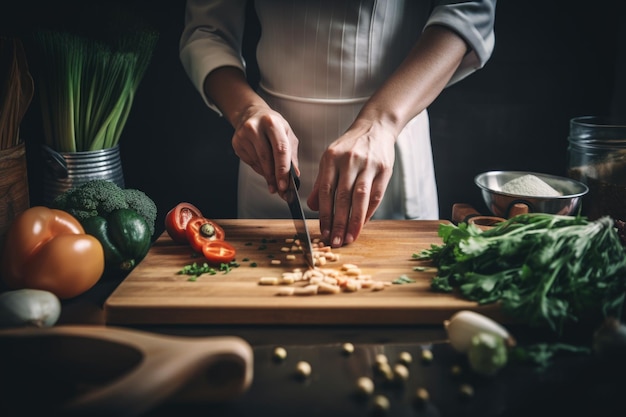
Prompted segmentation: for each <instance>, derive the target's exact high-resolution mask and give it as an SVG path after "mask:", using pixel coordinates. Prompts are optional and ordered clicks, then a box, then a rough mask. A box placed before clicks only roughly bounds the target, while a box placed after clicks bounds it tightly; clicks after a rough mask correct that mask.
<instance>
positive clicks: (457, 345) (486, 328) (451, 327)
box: [443, 310, 515, 353]
mask: <svg viewBox="0 0 626 417" xmlns="http://www.w3.org/2000/svg"><path fill="white" fill-rule="evenodd" d="M443 325H444V328H445V330H446V332H447V334H448V339H449V341H450V344H451V345H452V347H453V348H454V349H455V350H456V351H458V352H461V353H467V351H468V350H469V347H470V345H471V343H472V337H474V336H475V335H476V334H478V333H489V334H493V335H496V336H500V337H501V338H502V339H503V340H504V342H505V343H506V345H507V346H509V347H510V346H514V345H515V339H514V338H513V337H512V336H511V335H510V334H509V332H508V330H506V329H505V328H504V327H503V326H502V325H500V324H499V323H497V322H496V321H494V320H492V319H491V318H489V317H487V316H485V315H482V314H480V313H476V312H475V311H471V310H461V311H459V312H457V313H455V314H454V315H453V316H452V317H451V318H450V320H445V321H444V322H443Z"/></svg>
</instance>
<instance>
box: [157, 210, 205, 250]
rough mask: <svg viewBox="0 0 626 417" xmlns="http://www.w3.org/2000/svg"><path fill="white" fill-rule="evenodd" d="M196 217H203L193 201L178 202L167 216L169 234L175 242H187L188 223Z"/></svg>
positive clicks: (166, 222)
mask: <svg viewBox="0 0 626 417" xmlns="http://www.w3.org/2000/svg"><path fill="white" fill-rule="evenodd" d="M194 217H203V216H202V212H201V211H200V209H198V208H197V207H196V206H194V205H193V204H191V203H186V202H182V203H179V204H177V205H176V206H175V207H174V208H172V209H171V210H170V211H168V212H167V215H166V216H165V230H166V231H167V234H168V235H170V237H171V238H172V240H173V241H175V242H178V243H187V223H189V220H191V219H192V218H194Z"/></svg>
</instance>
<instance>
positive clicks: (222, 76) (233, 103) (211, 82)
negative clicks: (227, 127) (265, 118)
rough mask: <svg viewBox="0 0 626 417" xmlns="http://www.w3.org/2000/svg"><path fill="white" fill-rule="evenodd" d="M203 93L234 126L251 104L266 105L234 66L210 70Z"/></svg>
mask: <svg viewBox="0 0 626 417" xmlns="http://www.w3.org/2000/svg"><path fill="white" fill-rule="evenodd" d="M203 88H204V93H205V94H206V96H207V97H208V98H209V99H210V100H211V101H213V102H214V103H215V105H216V106H217V107H218V108H219V109H220V111H221V112H222V114H223V115H224V117H225V118H226V120H228V121H229V122H230V124H231V125H232V126H233V127H236V126H237V125H238V124H239V121H240V120H241V116H242V115H243V114H244V113H245V112H246V110H247V109H249V108H251V107H253V106H267V104H266V103H265V101H264V100H263V99H262V98H261V97H260V96H259V95H258V94H257V93H256V92H255V91H254V89H253V88H252V87H251V86H250V84H249V83H248V81H247V79H246V76H245V74H244V73H243V72H242V71H241V70H240V69H239V68H236V67H231V66H225V67H220V68H217V69H215V70H214V71H211V72H210V73H209V75H207V77H206V79H205V81H204V86H203Z"/></svg>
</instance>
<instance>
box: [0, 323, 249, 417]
mask: <svg viewBox="0 0 626 417" xmlns="http://www.w3.org/2000/svg"><path fill="white" fill-rule="evenodd" d="M10 337H21V338H31V339H32V342H33V343H37V341H38V340H41V339H39V338H45V337H56V338H59V337H61V338H65V339H66V340H67V342H70V341H72V342H73V343H75V347H76V348H78V349H79V346H78V345H80V342H81V340H82V341H85V340H86V339H90V340H92V341H93V340H98V341H103V342H107V343H104V345H105V346H104V348H103V349H96V350H97V351H96V352H93V353H92V355H93V361H94V362H97V361H109V362H111V361H115V357H114V355H115V354H114V353H111V349H106V346H110V345H118V346H124V347H126V348H131V349H134V350H136V351H137V352H138V353H139V354H140V355H141V360H140V361H139V362H138V364H137V365H136V366H134V367H131V369H129V370H128V371H127V372H126V373H124V374H122V376H121V377H119V378H117V379H114V380H113V381H112V382H111V383H109V384H107V385H103V386H99V387H97V388H94V389H92V390H90V391H87V392H86V393H84V394H82V395H79V396H78V397H75V398H73V399H71V400H70V401H69V402H68V403H67V404H65V405H64V406H63V410H62V415H70V416H72V415H77V416H78V415H80V416H100V415H102V416H104V415H106V416H109V415H113V416H116V417H120V416H138V415H141V414H143V413H145V412H146V411H148V410H149V409H151V408H153V407H154V406H155V405H157V404H158V403H160V402H162V401H164V400H166V399H167V398H169V397H171V396H172V395H173V394H175V393H177V392H179V391H180V390H181V389H183V388H185V386H186V385H187V384H189V383H190V381H193V380H194V379H200V380H202V382H203V383H204V391H203V399H204V400H208V401H210V400H212V399H213V400H217V399H219V400H220V401H227V400H230V399H233V398H234V397H236V396H238V395H239V394H241V393H243V392H244V391H245V390H246V389H247V388H248V387H249V385H250V384H251V382H252V372H253V365H252V362H253V352H252V348H251V347H250V345H249V344H248V343H247V342H246V341H244V340H243V339H240V338H238V337H230V336H224V337H198V338H194V337H176V336H165V335H157V334H151V333H148V332H143V331H139V330H131V329H125V328H115V327H103V326H73V325H68V326H57V327H51V328H43V329H34V328H19V329H8V330H2V331H0V342H1V341H2V338H10ZM29 342H30V341H29ZM92 346H93V345H92ZM90 353H91V352H90ZM107 353H108V354H107ZM118 359H119V358H118Z"/></svg>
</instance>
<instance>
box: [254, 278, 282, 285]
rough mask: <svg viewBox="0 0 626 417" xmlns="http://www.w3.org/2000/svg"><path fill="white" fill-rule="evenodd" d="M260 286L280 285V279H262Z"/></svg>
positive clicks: (260, 279)
mask: <svg viewBox="0 0 626 417" xmlns="http://www.w3.org/2000/svg"><path fill="white" fill-rule="evenodd" d="M259 285H278V277H261V278H259Z"/></svg>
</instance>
